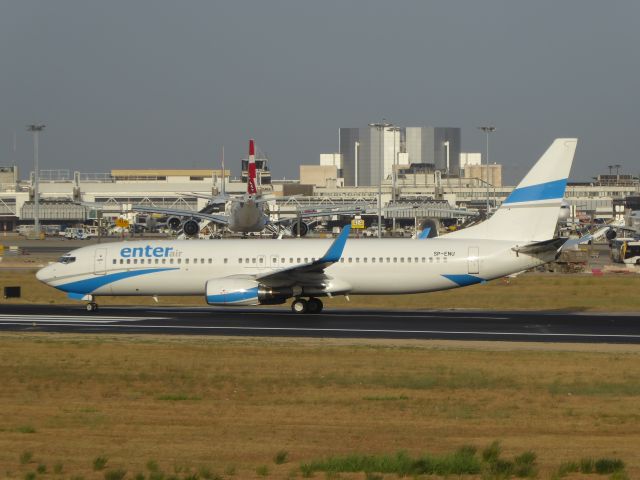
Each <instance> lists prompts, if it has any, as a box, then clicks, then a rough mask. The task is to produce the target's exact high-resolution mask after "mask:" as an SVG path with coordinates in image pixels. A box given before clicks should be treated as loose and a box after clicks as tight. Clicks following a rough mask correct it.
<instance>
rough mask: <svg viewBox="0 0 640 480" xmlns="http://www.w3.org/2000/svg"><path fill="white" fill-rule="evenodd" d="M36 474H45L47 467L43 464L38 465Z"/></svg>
mask: <svg viewBox="0 0 640 480" xmlns="http://www.w3.org/2000/svg"><path fill="white" fill-rule="evenodd" d="M36 472H38V473H39V474H41V475H42V474H44V473H47V466H46V465H45V464H44V463H41V464H39V465H38V466H37V467H36Z"/></svg>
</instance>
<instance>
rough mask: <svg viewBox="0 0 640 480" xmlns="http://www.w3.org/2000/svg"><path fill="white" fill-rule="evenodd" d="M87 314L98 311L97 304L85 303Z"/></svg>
mask: <svg viewBox="0 0 640 480" xmlns="http://www.w3.org/2000/svg"><path fill="white" fill-rule="evenodd" d="M86 308H87V312H95V311H97V310H98V304H97V303H95V302H91V303H87V307H86Z"/></svg>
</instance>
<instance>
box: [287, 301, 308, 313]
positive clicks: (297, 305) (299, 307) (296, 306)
mask: <svg viewBox="0 0 640 480" xmlns="http://www.w3.org/2000/svg"><path fill="white" fill-rule="evenodd" d="M307 308H308V303H307V301H306V300H303V299H302V298H297V299H295V300H294V301H293V303H292V304H291V311H292V312H293V313H307Z"/></svg>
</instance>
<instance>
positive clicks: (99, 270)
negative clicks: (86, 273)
mask: <svg viewBox="0 0 640 480" xmlns="http://www.w3.org/2000/svg"><path fill="white" fill-rule="evenodd" d="M93 272H94V273H95V274H96V275H104V274H106V273H107V249H106V248H96V254H95V257H94V258H93Z"/></svg>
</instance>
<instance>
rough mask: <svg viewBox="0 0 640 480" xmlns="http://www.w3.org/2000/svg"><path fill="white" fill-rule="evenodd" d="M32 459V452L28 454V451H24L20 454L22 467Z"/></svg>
mask: <svg viewBox="0 0 640 480" xmlns="http://www.w3.org/2000/svg"><path fill="white" fill-rule="evenodd" d="M32 459H33V452H29V451H28V450H26V451H24V452H22V453H21V454H20V463H21V464H22V465H26V464H27V463H29V462H31V460H32Z"/></svg>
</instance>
